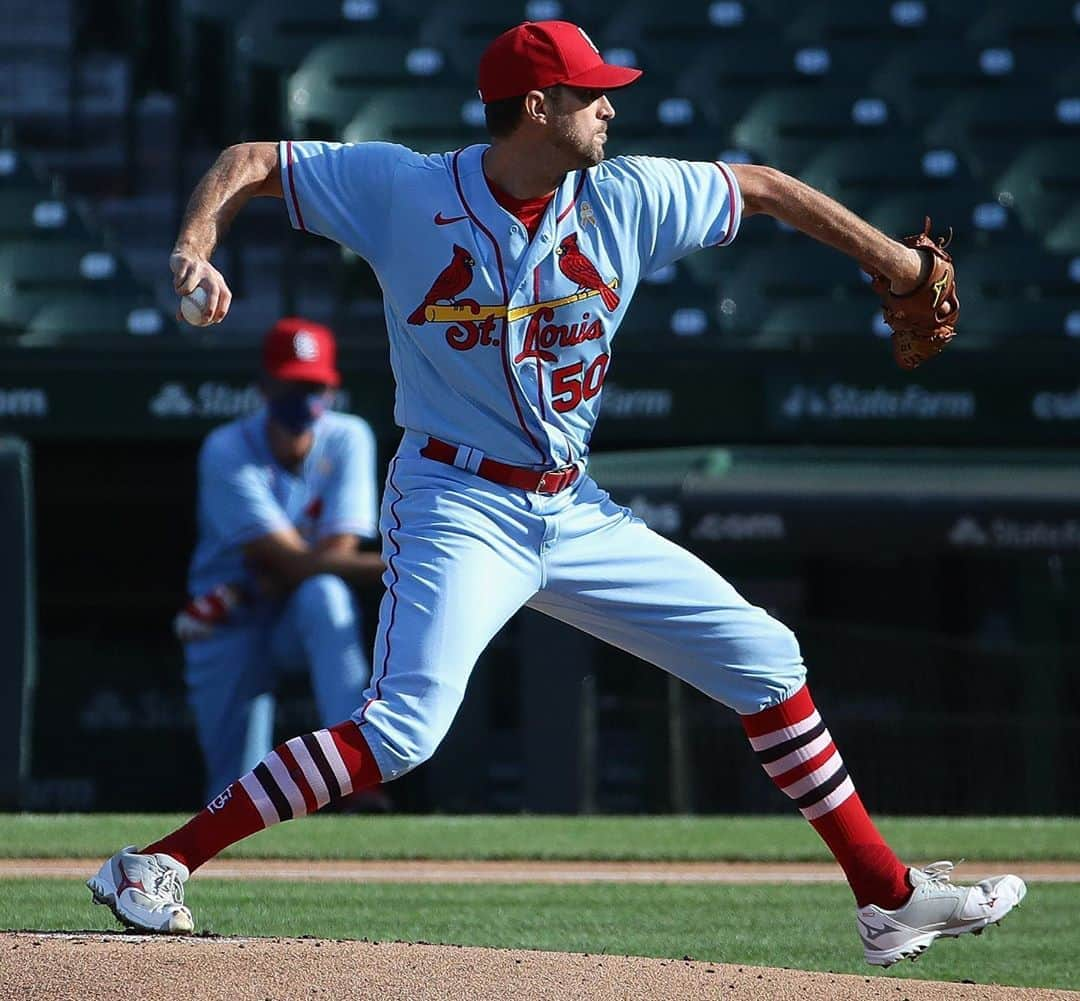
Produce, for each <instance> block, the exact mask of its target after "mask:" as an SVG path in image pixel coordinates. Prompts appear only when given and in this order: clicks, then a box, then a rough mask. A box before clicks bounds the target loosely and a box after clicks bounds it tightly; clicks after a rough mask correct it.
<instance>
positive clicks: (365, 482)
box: [188, 409, 378, 595]
mask: <svg viewBox="0 0 1080 1001" xmlns="http://www.w3.org/2000/svg"><path fill="white" fill-rule="evenodd" d="M266 422H267V413H266V411H265V409H264V410H261V411H259V412H258V413H255V414H252V415H250V416H248V417H243V418H240V419H239V420H235V421H231V422H230V423H228V424H225V425H223V426H221V427H219V428H216V429H215V430H214V431H212V432H211V433H210V434H209V435H208V436H207V438H206V440H205V442H203V446H202V449H201V451H200V453H199V500H198V517H199V541H198V545H197V546H196V548H195V553H194V555H193V556H192V560H191V568H190V572H189V577H188V589H189V590H190V592H191V593H192V594H193V595H200V594H206V593H207V592H209V591H210V590H212V589H213V588H214V587H216V586H217V585H219V584H249V583H250V582H251V574H250V571H249V570H248V568H247V566H246V565H245V562H244V553H243V547H244V546H245V545H246V544H247V543H249V542H253V541H254V540H255V539H258V538H261V537H262V536H264V535H269V534H271V533H273V532H276V531H281V530H283V529H285V528H288V527H289V526H292V527H294V528H295V529H296V530H297V531H298V532H299V533H300V535H301V536H302V537H303V538H304V539H305V541H307V542H308V543H309V544H314V543H316V542H318V541H319V540H320V539H322V538H325V537H326V536H330V535H338V534H342V535H357V536H360V537H361V538H374V537H375V536H376V535H377V534H378V514H377V512H378V502H377V497H376V486H375V439H374V436H373V435H372V432H371V428H370V427H369V426H368V424H367V423H366V422H365V421H363V420H361V419H360V418H359V417H354V416H351V415H349V414H339V413H334V412H332V411H331V412H328V413H325V414H323V416H322V417H321V418H319V420H318V421H316V423H315V426H314V428H313V432H314V436H315V440H314V443H313V444H312V447H311V451H310V452H309V453H308V455H307V457H306V458H305V459H304V462H303V464H302V466H301V467H300V468H299V469H298V470H296V471H295V472H289V471H288V470H285V469H283V468H282V467H281V466H279V465H278V463H277V462H276V461H275V460H274V457H273V455H272V454H271V451H270V443H269V440H268V439H267V435H266ZM249 590H250V588H249Z"/></svg>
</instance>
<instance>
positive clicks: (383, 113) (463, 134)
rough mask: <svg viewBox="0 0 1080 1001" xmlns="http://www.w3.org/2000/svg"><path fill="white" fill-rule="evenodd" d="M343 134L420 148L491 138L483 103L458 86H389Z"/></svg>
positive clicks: (434, 149) (428, 149)
mask: <svg viewBox="0 0 1080 1001" xmlns="http://www.w3.org/2000/svg"><path fill="white" fill-rule="evenodd" d="M343 136H344V138H345V141H346V142H364V141H366V140H371V139H379V140H384V141H387V142H398V143H402V144H404V145H406V146H409V147H411V148H412V149H415V150H418V151H420V152H443V151H445V150H452V149H458V148H460V147H461V146H466V145H469V144H470V143H475V142H485V141H487V137H488V136H487V131H486V129H485V126H484V109H483V105H481V104H480V101H479V99H478V98H477V97H475V96H474V95H473V94H471V93H470V92H469V91H467V90H463V89H462V88H460V87H453V88H449V89H447V88H442V89H439V88H435V87H423V88H410V89H408V90H402V91H385V92H383V93H382V94H380V95H378V96H377V97H373V98H372V99H371V100H370V101H369V102H368V104H367V105H366V106H365V107H364V108H363V109H362V110H361V111H360V112H359V114H357V115H356V117H355V118H353V119H352V121H351V122H349V124H348V125H347V126H346V127H345V131H344V133H343Z"/></svg>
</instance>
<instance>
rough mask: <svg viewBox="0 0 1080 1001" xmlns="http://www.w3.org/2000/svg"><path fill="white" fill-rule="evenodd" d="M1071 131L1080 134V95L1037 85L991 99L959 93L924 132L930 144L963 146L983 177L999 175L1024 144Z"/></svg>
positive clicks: (1078, 136) (1064, 136) (980, 176)
mask: <svg viewBox="0 0 1080 1001" xmlns="http://www.w3.org/2000/svg"><path fill="white" fill-rule="evenodd" d="M1070 136H1071V137H1076V138H1078V139H1080V95H1078V96H1077V97H1076V98H1073V99H1072V100H1071V101H1070V100H1068V99H1063V98H1059V97H1055V96H1054V95H1053V94H1051V93H1050V92H1048V91H1047V90H1046V89H1045V88H1034V87H1023V88H1015V89H1008V90H1003V91H1001V92H1000V93H997V94H995V95H994V99H993V100H992V101H987V100H986V98H985V95H983V94H980V93H967V94H959V95H957V96H956V97H954V98H953V99H952V100H950V101H949V102H948V103H947V104H945V105H944V107H942V108H941V111H940V113H939V114H938V115H936V116H935V117H934V118H933V119H932V120H931V121H930V123H929V124H928V125H927V127H926V130H925V132H924V137H925V139H926V141H927V142H928V143H930V144H932V145H951V146H952V147H953V148H955V149H957V150H959V151H960V152H961V153H962V155H963V156H964V159H965V160H966V161H967V162H968V164H969V166H970V167H971V170H972V172H973V173H974V174H975V175H976V176H977V177H978V178H979V179H980V180H983V181H989V180H991V179H992V178H993V177H995V176H997V175H998V174H1000V173H1001V171H1002V170H1004V168H1005V167H1006V165H1007V164H1008V163H1009V161H1010V160H1011V159H1012V158H1013V157H1015V155H1016V151H1017V148H1018V147H1019V146H1021V145H1027V144H1028V143H1031V142H1037V141H1039V140H1043V139H1061V138H1069V137H1070Z"/></svg>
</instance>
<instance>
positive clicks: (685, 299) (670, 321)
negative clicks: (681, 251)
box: [618, 262, 717, 348]
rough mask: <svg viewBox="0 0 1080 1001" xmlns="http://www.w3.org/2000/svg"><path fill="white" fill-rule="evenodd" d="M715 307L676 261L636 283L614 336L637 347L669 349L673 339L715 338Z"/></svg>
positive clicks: (710, 295)
mask: <svg viewBox="0 0 1080 1001" xmlns="http://www.w3.org/2000/svg"><path fill="white" fill-rule="evenodd" d="M716 306H717V299H716V296H715V293H714V291H713V290H711V289H707V288H703V287H702V286H701V285H698V284H696V283H695V282H694V281H692V280H691V278H690V276H689V273H688V272H687V271H686V270H685V268H684V265H683V263H682V262H676V263H675V264H671V265H668V266H667V267H665V268H662V269H660V270H659V271H657V272H655V273H654V274H652V275H649V276H648V277H646V278H645V279H643V280H642V281H641V282H639V283H638V287H637V290H636V291H635V293H634V301H633V302H632V303H631V304H630V308H629V309H628V310H627V312H626V315H625V317H624V319H623V321H622V324H621V325H620V326H619V335H618V336H619V339H620V341H621V342H622V343H632V344H634V345H636V346H638V347H650V346H655V347H666V348H670V347H671V343H672V340H673V339H678V340H679V341H682V342H686V343H688V342H690V341H691V340H693V339H694V338H699V337H705V336H708V335H710V334H712V335H715V333H716V321H715V318H714V313H715V310H716Z"/></svg>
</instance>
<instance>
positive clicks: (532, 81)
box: [477, 21, 641, 104]
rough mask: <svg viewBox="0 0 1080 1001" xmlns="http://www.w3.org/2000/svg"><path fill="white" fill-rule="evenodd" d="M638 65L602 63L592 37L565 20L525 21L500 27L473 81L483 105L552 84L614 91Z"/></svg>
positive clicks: (630, 78)
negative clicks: (510, 26) (475, 83)
mask: <svg viewBox="0 0 1080 1001" xmlns="http://www.w3.org/2000/svg"><path fill="white" fill-rule="evenodd" d="M639 76H641V70H638V69H631V68H630V67H629V66H612V65H611V64H610V63H605V62H604V60H603V57H602V56H601V55H600V51H599V50H598V49H597V47H596V46H595V45H593V42H592V39H591V38H589V36H588V35H586V34H585V32H584V31H583V30H582V29H581V28H579V27H578V26H577V25H576V24H571V23H570V22H569V21H525V22H524V23H522V24H519V25H518V26H517V27H516V28H511V29H510V30H509V31H504V32H503V33H502V34H501V35H499V37H498V38H496V39H495V41H494V42H492V43H491V44H490V45H489V46H488V47H487V49H485V50H484V54H483V55H482V56H481V57H480V69H479V73H478V80H477V84H478V86H479V88H480V100H481V101H483V102H484V104H490V103H491V102H492V101H501V100H503V99H504V98H507V97H517V96H519V95H524V94H527V93H528V92H529V91H530V90H543V89H544V88H545V87H552V86H554V85H555V84H557V83H565V84H569V85H570V86H571V87H590V88H595V89H597V90H615V89H616V88H618V87H625V86H627V84H631V83H633V82H634V81H635V80H636V79H637V78H638V77H639Z"/></svg>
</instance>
